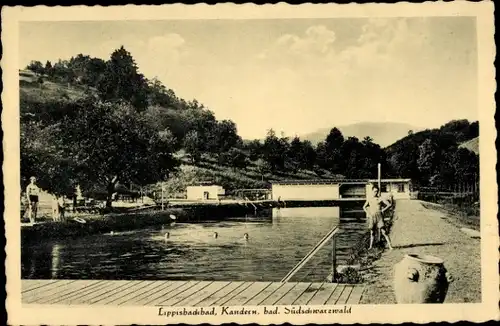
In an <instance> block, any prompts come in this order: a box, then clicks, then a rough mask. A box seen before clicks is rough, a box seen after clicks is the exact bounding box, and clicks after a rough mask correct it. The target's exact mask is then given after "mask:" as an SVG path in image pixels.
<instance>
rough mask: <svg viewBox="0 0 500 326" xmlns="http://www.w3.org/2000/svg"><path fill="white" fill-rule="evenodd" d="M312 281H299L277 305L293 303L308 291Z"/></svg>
mask: <svg viewBox="0 0 500 326" xmlns="http://www.w3.org/2000/svg"><path fill="white" fill-rule="evenodd" d="M311 284H312V283H306V282H301V283H298V284H297V285H296V286H295V287H294V288H293V289H292V290H290V291H289V292H288V293H287V294H286V295H284V296H283V297H282V298H281V299H279V300H278V301H277V302H276V303H275V305H278V306H279V305H282V306H284V305H290V304H292V303H293V302H294V301H295V300H297V298H298V297H300V296H301V295H302V293H304V291H306V290H307V289H308V288H309V286H311Z"/></svg>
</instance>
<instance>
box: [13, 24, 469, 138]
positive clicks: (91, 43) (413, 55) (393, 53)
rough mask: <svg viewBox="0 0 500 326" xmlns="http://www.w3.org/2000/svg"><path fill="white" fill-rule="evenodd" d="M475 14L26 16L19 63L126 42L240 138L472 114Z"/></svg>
mask: <svg viewBox="0 0 500 326" xmlns="http://www.w3.org/2000/svg"><path fill="white" fill-rule="evenodd" d="M475 24H476V23H475V19H474V18H470V17H446V18H444V17H443V18H440V17H435V18H397V19H396V18H384V19H365V18H355V19H345V18H342V19H288V20H277V19H273V20H176V21H172V20H171V21H107V22H25V23H22V24H21V25H20V37H19V39H20V49H19V50H20V52H19V54H20V56H19V59H20V62H19V64H20V66H21V67H20V68H23V67H25V66H26V65H27V64H28V63H29V62H30V61H31V60H40V61H43V62H45V60H51V61H52V62H54V61H57V59H69V58H70V57H71V56H74V55H76V54H78V53H83V54H88V55H90V56H94V57H100V58H103V59H108V58H109V56H110V54H111V52H112V51H113V50H114V49H116V48H118V47H119V46H120V45H124V46H125V48H126V49H127V50H128V51H130V52H131V53H132V55H133V57H134V58H135V60H136V62H137V64H138V66H139V69H140V71H141V72H142V73H144V74H145V75H146V77H148V78H153V77H155V76H156V77H158V78H159V79H160V80H161V81H162V82H163V83H164V84H165V85H166V86H167V87H169V88H172V89H173V90H174V91H175V92H176V93H177V95H178V96H180V97H183V98H185V99H186V100H190V99H193V98H196V99H197V100H198V101H199V102H201V103H203V104H204V105H205V106H207V107H208V108H209V109H211V110H212V111H214V112H215V115H216V116H217V118H218V119H232V120H233V121H235V122H236V123H237V125H238V130H239V133H240V134H241V136H243V137H244V138H261V137H263V136H264V135H265V132H266V130H267V129H269V128H273V129H275V130H277V131H283V132H285V133H286V134H287V135H294V134H299V135H300V134H305V133H309V132H313V131H315V130H317V129H319V128H325V127H332V126H341V125H347V124H351V123H356V122H361V121H376V122H384V121H390V122H403V123H409V124H411V125H414V126H417V127H424V128H427V127H437V126H439V125H441V124H443V123H445V122H447V121H449V120H451V119H461V118H465V119H471V120H476V119H478V112H477V104H476V101H477V76H476V75H477V48H476V27H475Z"/></svg>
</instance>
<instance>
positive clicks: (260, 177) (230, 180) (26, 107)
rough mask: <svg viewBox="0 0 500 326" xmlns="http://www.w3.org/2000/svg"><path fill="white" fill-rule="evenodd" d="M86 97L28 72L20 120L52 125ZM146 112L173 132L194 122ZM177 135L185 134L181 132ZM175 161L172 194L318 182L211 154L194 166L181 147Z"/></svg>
mask: <svg viewBox="0 0 500 326" xmlns="http://www.w3.org/2000/svg"><path fill="white" fill-rule="evenodd" d="M89 95H90V96H96V90H95V89H94V88H92V87H88V86H86V85H75V84H63V83H60V82H54V81H50V80H47V79H45V80H44V81H43V82H42V83H40V82H39V78H37V77H36V76H34V75H33V74H32V73H30V72H29V71H21V72H20V101H21V116H22V117H25V118H24V119H27V120H26V121H28V120H29V119H32V118H33V117H36V119H42V120H47V121H50V122H51V123H52V120H54V119H55V118H56V117H57V116H60V114H61V112H66V111H64V110H62V109H61V108H63V107H64V105H65V104H69V105H74V103H77V102H78V101H79V100H83V99H85V98H86V97H87V96H89ZM58 110H59V111H58ZM158 110H163V111H158ZM145 112H146V114H148V115H151V116H152V117H153V119H156V120H159V119H160V118H161V117H162V116H161V114H168V118H169V119H168V120H169V121H168V122H167V123H170V124H171V125H170V126H171V129H172V130H173V131H174V132H175V131H176V130H177V129H179V128H177V129H176V128H175V126H173V125H172V124H174V123H179V125H180V126H184V125H187V124H188V123H189V122H190V121H194V119H196V118H197V116H196V115H194V114H196V112H198V111H197V110H191V109H189V108H188V109H184V110H175V109H172V108H168V109H166V108H158V107H153V108H152V109H151V110H149V109H148V110H146V111H145ZM23 121H24V120H23ZM178 133H179V134H182V133H184V131H183V130H182V128H180V130H179V131H178ZM176 157H177V158H178V159H179V161H180V166H179V167H178V169H177V171H176V172H175V173H172V174H171V175H170V178H169V179H168V181H167V182H166V187H167V189H168V191H169V192H171V193H177V192H182V191H183V190H185V187H186V186H187V185H190V184H194V183H197V182H200V181H207V180H210V181H212V182H215V183H217V184H220V185H222V186H223V187H224V188H225V189H227V190H228V191H229V192H230V191H231V190H235V189H244V188H268V187H269V182H272V181H274V180H284V179H314V178H320V177H319V176H318V174H317V173H316V172H313V171H311V170H306V169H302V170H299V171H298V172H296V173H293V172H290V171H275V172H274V173H271V172H269V171H268V170H266V171H265V172H263V173H261V172H260V170H259V166H258V163H257V162H256V161H251V160H249V161H248V163H247V166H246V167H244V168H242V167H232V166H229V165H224V164H219V163H218V161H217V159H216V155H215V154H210V153H203V154H202V156H201V158H200V160H199V161H198V162H196V163H193V162H192V161H191V160H190V157H189V155H188V154H186V152H185V150H184V149H183V148H182V147H181V148H178V149H177V153H176ZM316 171H319V175H321V177H322V178H329V177H333V175H332V174H330V173H329V172H328V171H326V170H321V169H319V168H318V169H316ZM41 177H42V176H41ZM42 178H43V177H42Z"/></svg>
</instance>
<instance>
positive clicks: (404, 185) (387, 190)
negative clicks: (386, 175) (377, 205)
mask: <svg viewBox="0 0 500 326" xmlns="http://www.w3.org/2000/svg"><path fill="white" fill-rule="evenodd" d="M369 182H370V183H369V184H368V185H367V186H366V187H367V188H366V190H367V193H370V194H371V185H372V184H377V183H378V181H377V180H375V179H374V180H370V181H369ZM380 188H381V189H380V194H381V196H389V195H392V197H393V198H394V199H410V190H411V189H410V188H411V179H381V180H380ZM368 191H370V192H368Z"/></svg>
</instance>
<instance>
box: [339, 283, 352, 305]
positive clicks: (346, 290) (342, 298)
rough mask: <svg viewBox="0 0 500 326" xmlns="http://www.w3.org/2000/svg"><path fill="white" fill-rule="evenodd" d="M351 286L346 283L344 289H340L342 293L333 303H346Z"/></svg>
mask: <svg viewBox="0 0 500 326" xmlns="http://www.w3.org/2000/svg"><path fill="white" fill-rule="evenodd" d="M352 289H353V286H352V285H351V284H348V285H346V286H345V288H344V291H342V294H341V295H340V297H339V299H338V300H337V302H335V304H346V303H347V299H349V296H350V295H351V292H352Z"/></svg>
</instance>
